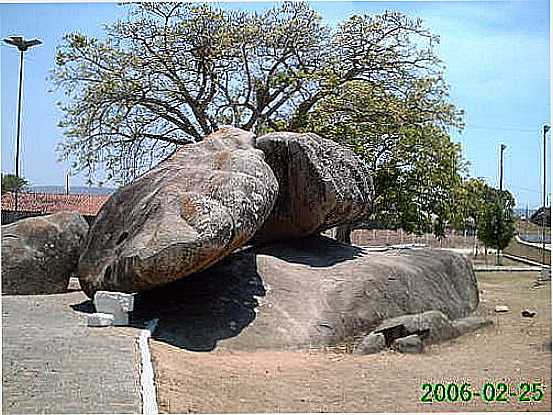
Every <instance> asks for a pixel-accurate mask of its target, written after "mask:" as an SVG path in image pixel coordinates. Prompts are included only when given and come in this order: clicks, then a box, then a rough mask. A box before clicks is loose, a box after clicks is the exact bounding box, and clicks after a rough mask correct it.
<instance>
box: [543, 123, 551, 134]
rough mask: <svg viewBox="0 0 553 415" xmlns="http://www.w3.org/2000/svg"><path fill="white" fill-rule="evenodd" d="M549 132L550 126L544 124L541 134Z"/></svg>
mask: <svg viewBox="0 0 553 415" xmlns="http://www.w3.org/2000/svg"><path fill="white" fill-rule="evenodd" d="M549 130H551V126H549V125H547V124H545V125H544V126H543V133H544V134H545V133H547V132H548V131H549Z"/></svg>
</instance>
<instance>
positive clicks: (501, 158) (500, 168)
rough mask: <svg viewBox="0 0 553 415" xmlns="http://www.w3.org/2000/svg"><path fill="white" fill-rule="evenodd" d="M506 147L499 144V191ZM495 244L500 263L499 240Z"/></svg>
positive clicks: (498, 263)
mask: <svg viewBox="0 0 553 415" xmlns="http://www.w3.org/2000/svg"><path fill="white" fill-rule="evenodd" d="M506 148H507V146H506V145H505V144H501V146H500V147H499V191H500V192H503V152H504V151H505V149H506ZM501 198H503V194H501ZM497 245H498V248H497V252H496V257H497V265H500V255H501V251H500V249H499V241H498V244H497Z"/></svg>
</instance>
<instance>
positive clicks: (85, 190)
mask: <svg viewBox="0 0 553 415" xmlns="http://www.w3.org/2000/svg"><path fill="white" fill-rule="evenodd" d="M116 190H117V189H115V188H112V187H88V186H69V193H70V194H81V195H110V194H112V193H113V192H115V191H116ZM26 191H27V192H30V193H52V194H65V186H29V187H27V189H26Z"/></svg>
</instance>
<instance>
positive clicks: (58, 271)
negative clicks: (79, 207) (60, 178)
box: [2, 212, 88, 294]
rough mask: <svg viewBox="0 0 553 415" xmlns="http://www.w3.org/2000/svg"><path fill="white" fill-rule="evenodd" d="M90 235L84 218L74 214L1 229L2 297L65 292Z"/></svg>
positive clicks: (30, 220)
mask: <svg viewBox="0 0 553 415" xmlns="http://www.w3.org/2000/svg"><path fill="white" fill-rule="evenodd" d="M87 232H88V224H87V223H86V221H85V219H84V218H83V217H82V216H81V215H80V214H78V213H74V212H61V213H56V214H53V215H48V216H36V217H32V218H27V219H21V220H19V221H17V222H14V223H11V224H9V225H4V226H2V294H53V293H60V292H65V291H66V290H67V285H68V284H69V277H70V276H71V275H72V274H74V273H76V272H77V262H78V260H79V253H80V249H81V247H82V245H83V243H84V241H85V238H86V233H87Z"/></svg>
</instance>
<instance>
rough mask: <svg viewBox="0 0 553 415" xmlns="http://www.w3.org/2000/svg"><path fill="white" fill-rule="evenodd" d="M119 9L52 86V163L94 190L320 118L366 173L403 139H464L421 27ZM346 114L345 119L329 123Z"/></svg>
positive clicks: (303, 9) (73, 44)
mask: <svg viewBox="0 0 553 415" xmlns="http://www.w3.org/2000/svg"><path fill="white" fill-rule="evenodd" d="M124 7H129V8H130V13H129V17H128V18H126V19H124V20H122V21H119V22H117V23H115V24H111V25H109V26H107V27H106V37H105V39H102V40H100V39H95V38H92V37H89V36H85V35H83V34H79V33H73V34H68V35H67V36H65V39H64V43H63V44H62V45H61V46H60V47H59V48H58V52H57V56H56V69H55V70H54V71H53V74H52V78H53V80H54V82H55V84H56V85H57V86H58V87H60V88H62V89H63V90H64V91H65V93H66V95H67V99H66V103H65V104H63V105H62V110H63V112H64V114H65V116H64V119H63V120H62V121H61V122H60V126H61V127H62V128H64V131H65V139H64V141H63V143H62V144H61V145H60V147H59V155H60V158H62V159H71V160H72V161H73V163H74V165H73V168H74V170H75V171H84V172H86V173H87V174H88V176H89V178H91V179H93V178H95V177H96V176H99V175H101V174H100V173H99V171H100V170H104V171H105V172H106V175H107V177H106V179H108V180H109V179H113V180H115V181H118V182H126V181H128V180H131V179H132V178H133V177H135V176H137V175H138V174H141V173H142V172H143V171H145V170H146V169H148V168H150V167H151V166H152V165H153V164H154V163H156V162H158V161H159V160H161V159H162V158H164V157H166V156H167V155H168V154H170V153H171V152H172V151H174V150H175V148H176V146H178V145H181V144H186V143H191V142H196V141H199V140H201V139H202V138H203V137H204V136H205V135H206V134H209V133H210V132H212V131H214V130H216V129H217V128H219V126H221V125H234V126H237V127H241V128H244V129H247V130H252V131H255V132H257V133H262V132H265V131H276V130H290V131H299V130H305V129H307V128H312V127H313V125H314V124H316V123H317V119H318V117H319V115H321V114H322V115H324V117H325V118H326V120H327V121H328V122H325V125H324V126H323V125H321V128H320V129H319V130H320V132H321V133H323V135H326V136H330V137H333V138H337V137H340V140H341V141H347V142H348V144H349V145H351V146H352V147H354V148H355V149H356V151H358V152H359V153H361V154H365V155H366V156H367V158H368V160H372V159H374V160H380V159H382V158H383V157H388V158H393V159H394V160H397V159H398V158H399V156H400V153H399V151H402V145H396V146H395V147H393V150H391V151H389V150H387V143H388V141H390V140H391V141H394V142H398V141H401V140H399V137H407V138H405V139H402V140H403V141H401V142H402V143H403V142H405V143H408V142H409V140H410V141H411V142H414V141H416V140H422V137H424V140H426V139H427V137H430V136H432V137H436V138H435V139H432V140H434V141H433V142H434V144H435V145H438V146H442V147H443V145H444V143H445V141H444V140H445V136H444V131H445V128H447V127H455V128H461V127H462V121H461V116H462V113H461V112H460V111H458V110H457V109H455V107H454V106H453V105H452V104H450V103H449V102H448V97H447V92H448V87H447V85H446V84H445V82H444V80H443V75H442V71H443V65H442V63H441V62H440V60H439V59H438V58H437V56H436V55H435V53H434V46H435V44H436V43H437V42H438V38H437V37H436V36H434V35H432V34H431V33H430V32H429V31H428V30H427V29H426V28H425V27H424V26H423V24H422V21H421V20H420V19H414V18H411V17H408V16H405V15H403V14H401V13H396V12H385V13H382V14H378V15H353V16H351V17H350V18H348V19H347V20H346V21H344V22H341V23H340V24H339V25H338V26H330V25H328V24H325V23H323V22H322V19H321V17H320V16H319V15H318V14H317V12H316V11H314V10H313V9H312V8H311V7H310V6H309V4H308V3H307V2H285V3H280V4H277V5H275V6H273V7H272V8H270V9H267V10H264V11H260V12H245V11H240V10H223V9H221V8H219V7H218V6H217V5H216V4H197V3H196V4H194V3H138V4H132V5H126V6H124ZM357 92H359V93H360V94H361V95H362V97H363V98H362V99H361V98H359V99H357V95H355V94H356V93H357ZM352 93H353V95H352ZM348 105H352V106H353V107H354V110H353V111H350V112H349V113H347V111H342V112H340V115H335V114H334V113H332V112H331V111H332V108H333V107H339V108H346V107H347V106H348ZM340 116H343V117H344V118H343V119H341V118H339V117H340ZM358 120H359V121H358ZM334 125H336V126H334ZM375 126H377V127H378V128H374V127H375ZM367 127H369V128H367ZM439 131H441V133H439ZM424 140H423V141H424ZM432 140H431V141H432ZM440 143H441V144H440ZM405 145H408V144H405ZM452 148H453V147H452ZM372 150H374V151H376V152H375V153H374V155H370V153H371V151H372ZM381 151H383V152H384V154H380V152H381ZM452 151H453V150H452ZM375 162H377V161H375ZM408 164H413V163H411V162H408ZM388 165H389V170H390V171H389V173H386V174H384V173H383V174H384V177H383V178H382V180H384V181H387V180H391V179H392V178H393V177H395V175H398V174H400V173H401V177H402V178H404V174H403V172H404V170H405V169H406V167H402V166H401V165H400V164H399V163H392V162H390V163H388ZM394 166H395V167H394ZM100 167H103V169H100ZM416 168H418V169H419V170H420V169H421V168H422V167H421V166H417V167H416ZM394 169H397V171H395V170H394ZM428 174H429V173H428ZM379 180H380V179H379ZM448 180H449V179H448ZM407 182H409V180H408V178H405V185H407ZM404 199H405V201H404V200H403V199H401V200H400V199H398V202H401V203H408V202H407V200H409V198H404ZM440 209H442V208H438V210H440ZM413 214H414V215H418V214H419V213H411V215H413ZM401 221H403V222H405V223H410V222H411V221H410V220H407V219H405V220H403V219H401V220H400V222H401Z"/></svg>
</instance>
